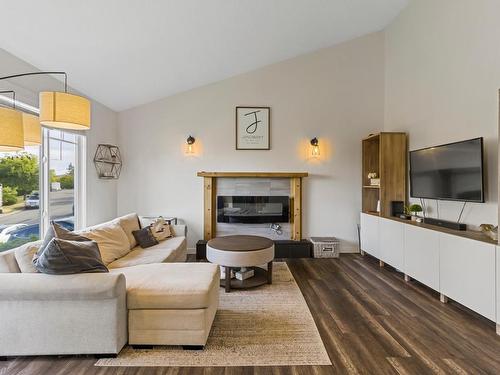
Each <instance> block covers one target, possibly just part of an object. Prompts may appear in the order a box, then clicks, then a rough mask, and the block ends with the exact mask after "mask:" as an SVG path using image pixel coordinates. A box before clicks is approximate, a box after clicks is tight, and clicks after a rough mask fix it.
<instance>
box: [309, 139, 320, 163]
mask: <svg viewBox="0 0 500 375" xmlns="http://www.w3.org/2000/svg"><path fill="white" fill-rule="evenodd" d="M311 156H312V157H313V158H317V157H318V156H319V142H318V138H316V137H314V138H313V139H311Z"/></svg>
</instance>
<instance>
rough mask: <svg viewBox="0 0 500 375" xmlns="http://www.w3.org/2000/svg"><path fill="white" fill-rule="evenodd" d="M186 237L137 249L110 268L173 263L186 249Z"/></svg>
mask: <svg viewBox="0 0 500 375" xmlns="http://www.w3.org/2000/svg"><path fill="white" fill-rule="evenodd" d="M185 242H186V238H185V237H173V238H170V239H168V240H166V241H162V242H160V243H159V244H157V245H154V246H151V247H148V248H147V249H143V248H141V247H140V246H137V247H135V248H134V249H133V250H132V251H131V252H130V253H128V254H127V255H125V256H124V257H123V258H120V259H118V260H115V261H114V262H112V263H110V264H108V268H109V269H111V268H122V267H132V266H137V265H140V264H151V263H165V262H173V261H175V260H176V259H177V258H178V256H179V252H181V251H182V249H183V248H184V247H185Z"/></svg>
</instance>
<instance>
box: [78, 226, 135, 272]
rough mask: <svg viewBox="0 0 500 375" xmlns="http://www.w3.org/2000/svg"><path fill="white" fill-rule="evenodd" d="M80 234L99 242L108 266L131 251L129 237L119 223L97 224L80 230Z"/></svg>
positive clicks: (104, 260)
mask: <svg viewBox="0 0 500 375" xmlns="http://www.w3.org/2000/svg"><path fill="white" fill-rule="evenodd" d="M78 234H81V235H82V236H84V237H87V238H89V239H91V240H93V241H95V242H97V245H98V246H99V251H100V252H101V257H102V260H103V262H104V264H105V265H106V266H107V265H108V264H110V263H111V262H113V261H115V260H116V259H120V258H121V257H123V256H125V255H127V254H128V253H129V252H130V242H129V240H128V237H127V235H126V234H125V232H124V231H123V229H122V227H121V226H120V225H119V224H118V223H115V222H108V223H104V224H99V225H95V226H93V227H89V228H86V229H83V230H81V231H78Z"/></svg>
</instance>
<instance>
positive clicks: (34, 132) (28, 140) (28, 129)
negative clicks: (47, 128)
mask: <svg viewBox="0 0 500 375" xmlns="http://www.w3.org/2000/svg"><path fill="white" fill-rule="evenodd" d="M22 116H23V129H24V145H25V146H39V145H41V144H42V127H41V126H40V119H39V118H38V116H35V115H30V114H29V113H24V112H23V113H22Z"/></svg>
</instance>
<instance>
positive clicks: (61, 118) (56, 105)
mask: <svg viewBox="0 0 500 375" xmlns="http://www.w3.org/2000/svg"><path fill="white" fill-rule="evenodd" d="M50 74H61V75H64V92H59V91H42V92H40V100H39V107H40V123H41V124H42V125H43V126H47V127H49V128H57V129H71V130H88V129H89V128H90V101H89V100H88V99H86V98H84V97H82V96H79V95H73V94H69V93H68V76H67V74H66V73H65V72H31V73H21V74H14V75H10V76H6V77H0V80H4V79H12V78H18V77H25V76H32V75H50Z"/></svg>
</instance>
